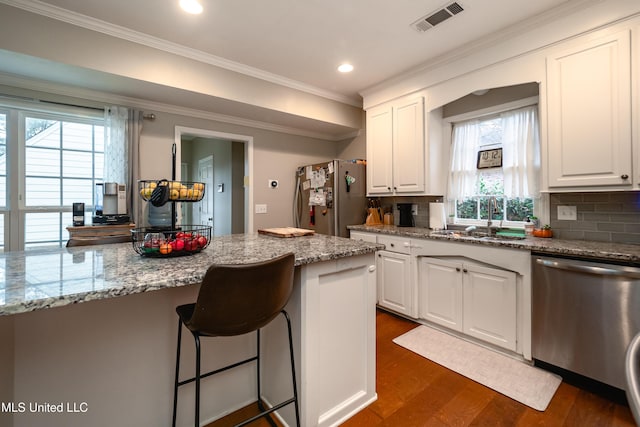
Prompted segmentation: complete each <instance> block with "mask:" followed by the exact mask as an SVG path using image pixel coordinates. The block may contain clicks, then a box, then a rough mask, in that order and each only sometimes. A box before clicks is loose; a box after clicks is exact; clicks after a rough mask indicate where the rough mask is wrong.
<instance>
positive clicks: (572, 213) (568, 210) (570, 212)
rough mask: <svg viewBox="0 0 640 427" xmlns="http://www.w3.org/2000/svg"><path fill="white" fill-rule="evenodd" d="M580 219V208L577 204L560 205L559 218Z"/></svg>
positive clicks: (566, 219) (565, 219)
mask: <svg viewBox="0 0 640 427" xmlns="http://www.w3.org/2000/svg"><path fill="white" fill-rule="evenodd" d="M577 219H578V209H577V208H576V207H575V206H558V220H564V221H575V220H577Z"/></svg>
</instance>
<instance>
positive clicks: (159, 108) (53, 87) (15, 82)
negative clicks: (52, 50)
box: [0, 73, 360, 142]
mask: <svg viewBox="0 0 640 427" xmlns="http://www.w3.org/2000/svg"><path fill="white" fill-rule="evenodd" d="M0 84H1V85H6V86H12V87H16V88H21V89H25V90H32V91H37V92H46V93H49V94H52V95H58V96H68V97H72V98H79V99H85V100H89V101H91V104H93V105H87V107H89V108H95V104H97V103H102V104H105V105H123V106H127V107H130V108H137V109H141V110H151V111H154V112H163V113H168V114H175V115H180V116H186V117H194V118H198V119H204V120H211V121H216V122H221V123H227V124H233V125H238V126H246V127H250V128H254V129H261V130H266V131H271V132H279V133H284V134H288V135H295V136H303V137H308V138H314V139H321V140H325V141H332V142H336V141H343V140H346V139H351V138H354V137H356V136H358V135H359V134H360V131H359V130H356V131H353V132H347V133H343V134H329V133H323V132H314V131H309V130H305V129H299V128H295V127H291V126H283V125H276V124H273V123H268V122H263V121H259V120H252V119H246V118H243V117H237V116H230V115H226V114H219V113H213V112H210V111H203V110H198V109H194V108H188V107H181V106H177V105H171V104H165V103H162V102H155V101H149V100H144V99H139V98H132V97H127V96H121V95H113V94H109V93H105V92H100V91H95V90H90V89H81V88H75V87H69V86H64V85H61V84H57V83H51V82H44V81H41V80H35V79H28V78H25V77H21V76H15V75H10V74H2V73H0ZM34 101H36V100H34Z"/></svg>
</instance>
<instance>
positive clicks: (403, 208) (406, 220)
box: [398, 203, 415, 227]
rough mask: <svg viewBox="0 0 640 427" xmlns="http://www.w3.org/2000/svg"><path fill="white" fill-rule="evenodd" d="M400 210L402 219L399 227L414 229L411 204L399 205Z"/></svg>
mask: <svg viewBox="0 0 640 427" xmlns="http://www.w3.org/2000/svg"><path fill="white" fill-rule="evenodd" d="M398 210H399V211H400V219H399V221H398V227H414V226H415V222H414V221H413V215H411V203H398Z"/></svg>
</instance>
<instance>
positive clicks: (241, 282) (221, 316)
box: [172, 253, 300, 427]
mask: <svg viewBox="0 0 640 427" xmlns="http://www.w3.org/2000/svg"><path fill="white" fill-rule="evenodd" d="M294 261H295V256H294V254H292V253H288V254H285V255H282V256H279V257H277V258H274V259H271V260H268V261H264V262H259V263H252V264H242V265H217V264H213V265H211V266H210V267H209V268H208V269H207V272H206V273H205V276H204V278H203V280H202V284H201V286H200V291H199V293H198V298H197V300H196V302H195V303H192V304H185V305H180V306H178V307H176V312H177V313H178V318H179V320H178V346H177V351H176V371H175V374H176V375H175V383H174V389H173V421H172V426H174V427H175V425H176V411H177V405H178V387H180V386H182V385H185V384H188V383H191V382H194V381H195V388H196V390H195V424H194V425H195V426H196V427H198V426H199V425H200V380H201V379H202V378H206V377H208V376H211V375H215V374H217V373H220V372H223V371H226V370H229V369H231V368H235V367H237V366H241V365H244V364H246V363H249V362H252V361H254V360H255V361H256V365H257V383H258V407H259V408H260V410H261V412H260V413H259V414H258V415H255V416H253V417H251V418H249V419H247V420H245V421H243V422H242V423H240V424H237V426H244V425H246V424H249V423H251V422H253V421H255V420H257V419H259V418H262V417H264V416H267V415H269V414H270V413H272V412H274V411H276V410H278V409H280V408H282V407H284V406H286V405H289V404H291V403H293V404H294V406H295V413H296V425H297V426H300V414H299V408H298V392H297V385H296V372H295V363H294V358H293V340H292V335H291V321H290V319H289V315H288V313H287V312H286V311H285V310H284V306H285V305H286V304H287V302H288V301H289V298H290V297H291V292H292V290H293V272H294ZM279 314H282V315H283V316H284V318H285V320H286V321H287V329H288V335H289V355H290V360H291V376H292V383H293V397H292V398H290V399H288V400H286V401H284V402H282V403H279V404H277V405H274V406H273V407H271V408H268V409H267V408H264V406H263V405H262V402H261V394H260V328H262V327H264V326H266V325H267V324H268V323H269V322H271V321H272V320H273V319H275V318H276V317H277V316H278V315H279ZM183 325H184V326H185V327H186V328H187V329H188V330H189V331H190V332H191V334H192V335H193V338H194V340H195V346H196V372H195V376H194V377H192V378H188V379H185V380H182V381H179V370H180V343H181V339H182V326H183ZM253 331H256V337H257V338H256V339H257V351H256V355H255V356H252V357H250V358H248V359H245V360H242V361H239V362H236V363H233V364H231V365H228V366H225V367H223V368H220V369H216V370H213V371H210V372H207V373H201V372H200V359H201V356H200V337H220V336H235V335H243V334H246V333H249V332H253Z"/></svg>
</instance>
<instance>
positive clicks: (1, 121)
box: [0, 114, 7, 175]
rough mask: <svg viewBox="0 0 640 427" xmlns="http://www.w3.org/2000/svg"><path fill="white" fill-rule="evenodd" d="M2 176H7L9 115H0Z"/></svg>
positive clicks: (0, 163)
mask: <svg viewBox="0 0 640 427" xmlns="http://www.w3.org/2000/svg"><path fill="white" fill-rule="evenodd" d="M0 174H1V175H6V174H7V115H6V114H0Z"/></svg>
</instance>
